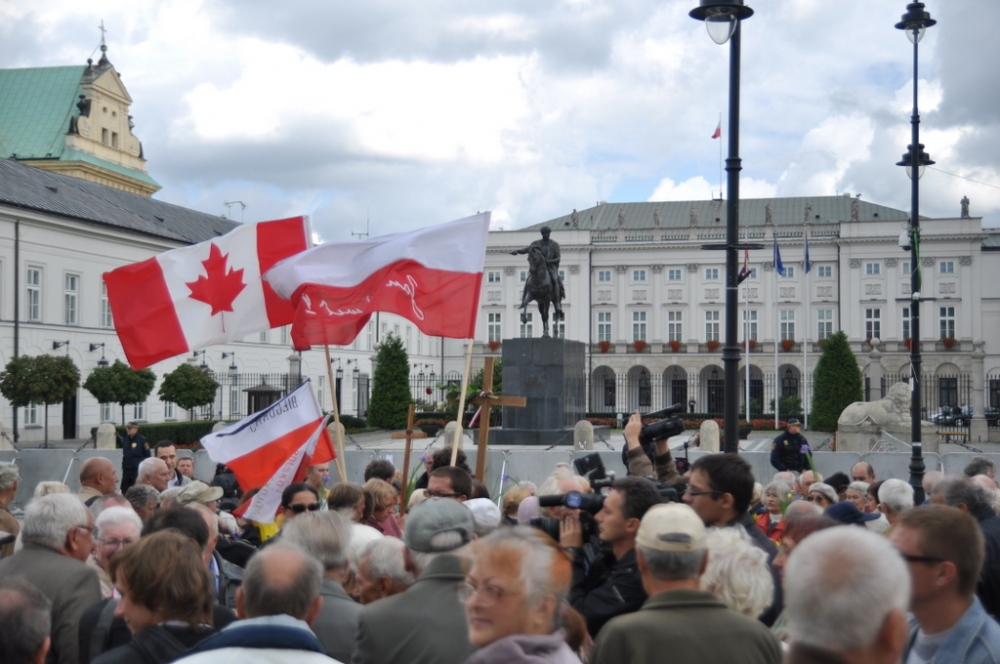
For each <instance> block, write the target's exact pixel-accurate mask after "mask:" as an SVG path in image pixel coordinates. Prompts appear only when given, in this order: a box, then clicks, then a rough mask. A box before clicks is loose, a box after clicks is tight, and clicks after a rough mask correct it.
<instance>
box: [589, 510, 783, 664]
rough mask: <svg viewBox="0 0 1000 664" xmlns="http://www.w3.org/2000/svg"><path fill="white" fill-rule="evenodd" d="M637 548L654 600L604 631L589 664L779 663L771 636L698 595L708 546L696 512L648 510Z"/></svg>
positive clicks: (707, 596)
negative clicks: (663, 663)
mask: <svg viewBox="0 0 1000 664" xmlns="http://www.w3.org/2000/svg"><path fill="white" fill-rule="evenodd" d="M636 549H637V554H636V561H637V563H638V566H639V572H640V574H641V575H642V584H643V587H644V588H645V589H646V592H647V593H648V595H649V600H648V601H647V602H646V603H645V604H643V606H642V608H641V609H639V610H638V611H636V612H635V613H630V614H627V615H622V616H618V617H617V618H613V619H612V620H611V621H610V622H608V623H607V624H606V625H605V626H604V628H603V629H601V632H600V634H598V635H597V640H596V641H595V642H594V648H593V650H592V651H591V653H590V661H591V662H593V663H594V664H612V663H614V664H618V663H620V662H630V663H635V664H647V663H648V664H653V663H654V662H662V661H664V658H665V657H668V658H669V661H671V662H673V663H676V664H685V663H687V662H692V663H693V662H726V663H727V664H758V663H760V664H764V663H767V664H777V663H778V662H780V661H781V646H780V645H779V644H778V641H777V639H776V638H775V637H774V636H773V635H772V634H771V632H770V630H768V629H767V628H766V627H765V626H764V625H762V624H761V623H760V622H758V621H756V620H754V619H753V618H750V617H748V616H745V615H742V614H740V613H737V612H736V611H733V610H732V609H730V608H728V607H727V606H726V605H725V604H723V603H722V601H721V600H720V599H718V598H717V597H715V596H714V595H712V594H711V593H709V592H706V591H704V590H700V589H699V582H700V578H701V576H702V574H704V572H705V568H706V566H707V564H708V545H707V542H706V532H705V525H704V524H703V523H702V519H701V518H700V517H699V516H698V515H697V514H696V513H695V512H694V510H692V509H691V508H690V507H688V506H687V505H681V504H678V503H667V504H660V505H655V506H653V507H651V508H650V509H649V510H648V511H647V512H646V514H645V515H644V516H643V517H642V523H641V524H640V526H639V532H638V535H637V536H636ZM723 634H724V635H725V638H720V635H723Z"/></svg>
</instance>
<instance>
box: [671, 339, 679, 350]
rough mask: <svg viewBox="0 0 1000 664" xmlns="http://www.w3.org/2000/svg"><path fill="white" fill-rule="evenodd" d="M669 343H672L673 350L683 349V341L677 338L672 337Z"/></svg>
mask: <svg viewBox="0 0 1000 664" xmlns="http://www.w3.org/2000/svg"><path fill="white" fill-rule="evenodd" d="M669 343H670V350H672V351H673V352H675V353H676V352H677V351H679V350H680V349H681V342H679V341H677V339H671V340H670V342H669Z"/></svg>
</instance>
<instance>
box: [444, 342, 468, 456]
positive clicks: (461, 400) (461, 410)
mask: <svg viewBox="0 0 1000 664" xmlns="http://www.w3.org/2000/svg"><path fill="white" fill-rule="evenodd" d="M471 369H472V338H471V337H470V338H469V343H468V344H466V346H465V371H464V372H463V373H462V390H461V392H459V393H458V426H457V427H456V428H455V439H454V440H453V441H452V445H451V464H450V465H452V466H454V465H455V462H456V461H457V460H458V446H459V445H460V444H461V443H462V418H463V417H464V415H465V390H466V388H467V387H468V386H469V371H471ZM442 378H444V376H442Z"/></svg>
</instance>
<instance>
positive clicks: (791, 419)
mask: <svg viewBox="0 0 1000 664" xmlns="http://www.w3.org/2000/svg"><path fill="white" fill-rule="evenodd" d="M800 424H802V423H801V422H799V418H797V417H789V418H788V419H787V420H785V426H789V427H791V426H796V427H797V426H799V425H800Z"/></svg>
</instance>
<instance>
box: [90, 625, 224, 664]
mask: <svg viewBox="0 0 1000 664" xmlns="http://www.w3.org/2000/svg"><path fill="white" fill-rule="evenodd" d="M215 632H216V630H215V628H213V627H209V626H208V625H204V626H202V627H201V628H199V629H191V628H190V627H188V626H186V625H174V624H165V625H153V626H152V627H147V628H146V629H144V630H142V631H141V632H137V633H136V634H134V635H133V636H132V640H131V641H129V642H128V643H126V644H125V645H123V646H119V647H117V648H115V649H114V650H109V651H108V652H106V653H104V654H103V655H101V656H100V657H98V658H97V659H95V660H94V662H93V664H166V663H167V662H173V661H174V660H176V659H180V658H181V657H182V656H183V655H184V653H185V652H187V651H188V649H190V648H192V647H194V646H196V645H197V644H198V643H200V642H201V641H202V640H203V639H206V638H208V637H209V636H211V635H213V634H215Z"/></svg>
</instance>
